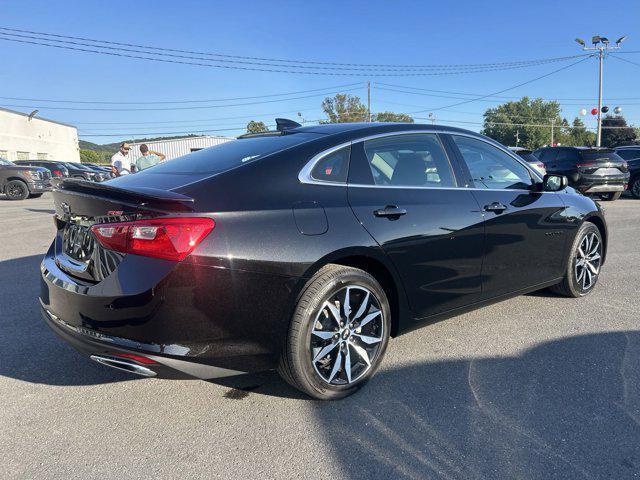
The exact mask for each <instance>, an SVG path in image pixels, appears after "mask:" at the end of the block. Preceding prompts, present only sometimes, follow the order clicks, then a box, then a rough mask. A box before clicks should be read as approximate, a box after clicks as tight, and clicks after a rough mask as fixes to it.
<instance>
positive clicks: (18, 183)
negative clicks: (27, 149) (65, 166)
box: [0, 158, 51, 200]
mask: <svg viewBox="0 0 640 480" xmlns="http://www.w3.org/2000/svg"><path fill="white" fill-rule="evenodd" d="M50 190H51V173H50V172H49V170H47V169H46V168H39V167H30V166H22V165H16V164H15V163H13V162H10V161H9V160H5V159H4V158H0V193H4V194H5V195H6V196H7V198H8V199H9V200H24V199H25V198H27V197H31V198H35V197H39V196H41V195H42V194H43V193H44V192H48V191H50Z"/></svg>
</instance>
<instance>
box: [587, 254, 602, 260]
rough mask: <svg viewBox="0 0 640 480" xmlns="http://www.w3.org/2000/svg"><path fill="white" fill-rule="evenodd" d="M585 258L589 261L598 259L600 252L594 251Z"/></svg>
mask: <svg viewBox="0 0 640 480" xmlns="http://www.w3.org/2000/svg"><path fill="white" fill-rule="evenodd" d="M587 260H589V261H590V262H595V261H596V260H600V254H599V253H597V252H596V253H594V254H593V255H591V256H590V257H588V258H587Z"/></svg>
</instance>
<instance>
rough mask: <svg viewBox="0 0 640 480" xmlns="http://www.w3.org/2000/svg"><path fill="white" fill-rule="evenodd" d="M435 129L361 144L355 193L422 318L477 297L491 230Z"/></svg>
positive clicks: (354, 204) (356, 147) (360, 213)
mask: <svg viewBox="0 0 640 480" xmlns="http://www.w3.org/2000/svg"><path fill="white" fill-rule="evenodd" d="M456 169H457V167H456V165H455V164H452V162H451V161H450V159H449V156H448V155H447V153H446V150H445V148H444V146H443V144H442V142H441V139H440V138H439V136H438V135H437V134H435V133H415V132H408V133H406V134H398V133H394V134H392V135H384V136H380V137H378V138H373V139H370V140H366V141H361V142H354V144H353V145H352V149H351V162H350V168H349V182H348V183H349V185H348V198H349V203H350V205H351V208H352V210H353V212H354V213H355V215H356V217H357V218H358V220H359V221H360V222H361V223H362V225H363V226H364V228H365V229H366V230H367V231H368V232H369V233H370V234H371V236H372V237H373V238H374V239H375V240H376V242H377V243H378V244H379V245H380V246H381V247H382V249H383V250H384V252H385V253H386V254H387V255H388V256H389V257H390V259H391V261H392V262H393V264H394V265H395V267H396V269H397V271H398V273H399V275H400V277H401V278H402V281H403V284H404V288H405V290H406V293H407V297H408V299H409V303H410V307H411V309H412V311H413V312H414V316H415V317H426V316H429V315H431V314H435V313H439V312H442V311H445V310H450V309H453V308H456V307H459V306H461V305H465V304H468V303H471V302H473V301H474V300H477V299H478V298H479V296H480V293H481V283H480V273H481V267H482V251H483V239H484V232H483V226H482V215H481V213H480V211H479V208H478V204H477V202H476V200H475V199H474V197H473V194H472V193H471V191H470V190H469V189H465V188H459V185H458V181H457V175H456Z"/></svg>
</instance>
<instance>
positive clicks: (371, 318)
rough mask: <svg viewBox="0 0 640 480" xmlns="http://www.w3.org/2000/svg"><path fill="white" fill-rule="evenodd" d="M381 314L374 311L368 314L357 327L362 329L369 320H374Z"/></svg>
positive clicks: (378, 311) (379, 311)
mask: <svg viewBox="0 0 640 480" xmlns="http://www.w3.org/2000/svg"><path fill="white" fill-rule="evenodd" d="M381 313H382V311H381V310H376V311H375V312H372V313H370V314H369V315H367V316H366V317H364V318H363V319H362V321H361V322H360V324H359V327H360V328H362V327H364V326H365V325H366V324H367V323H369V322H370V321H371V320H373V319H374V318H376V317H377V316H378V315H380V314H381Z"/></svg>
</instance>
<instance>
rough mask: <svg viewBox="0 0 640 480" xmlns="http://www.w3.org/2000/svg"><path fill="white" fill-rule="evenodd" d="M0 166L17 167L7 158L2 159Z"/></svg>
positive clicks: (0, 159)
mask: <svg viewBox="0 0 640 480" xmlns="http://www.w3.org/2000/svg"><path fill="white" fill-rule="evenodd" d="M0 165H6V166H12V165H15V163H13V162H10V161H9V160H7V159H6V158H2V157H0Z"/></svg>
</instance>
